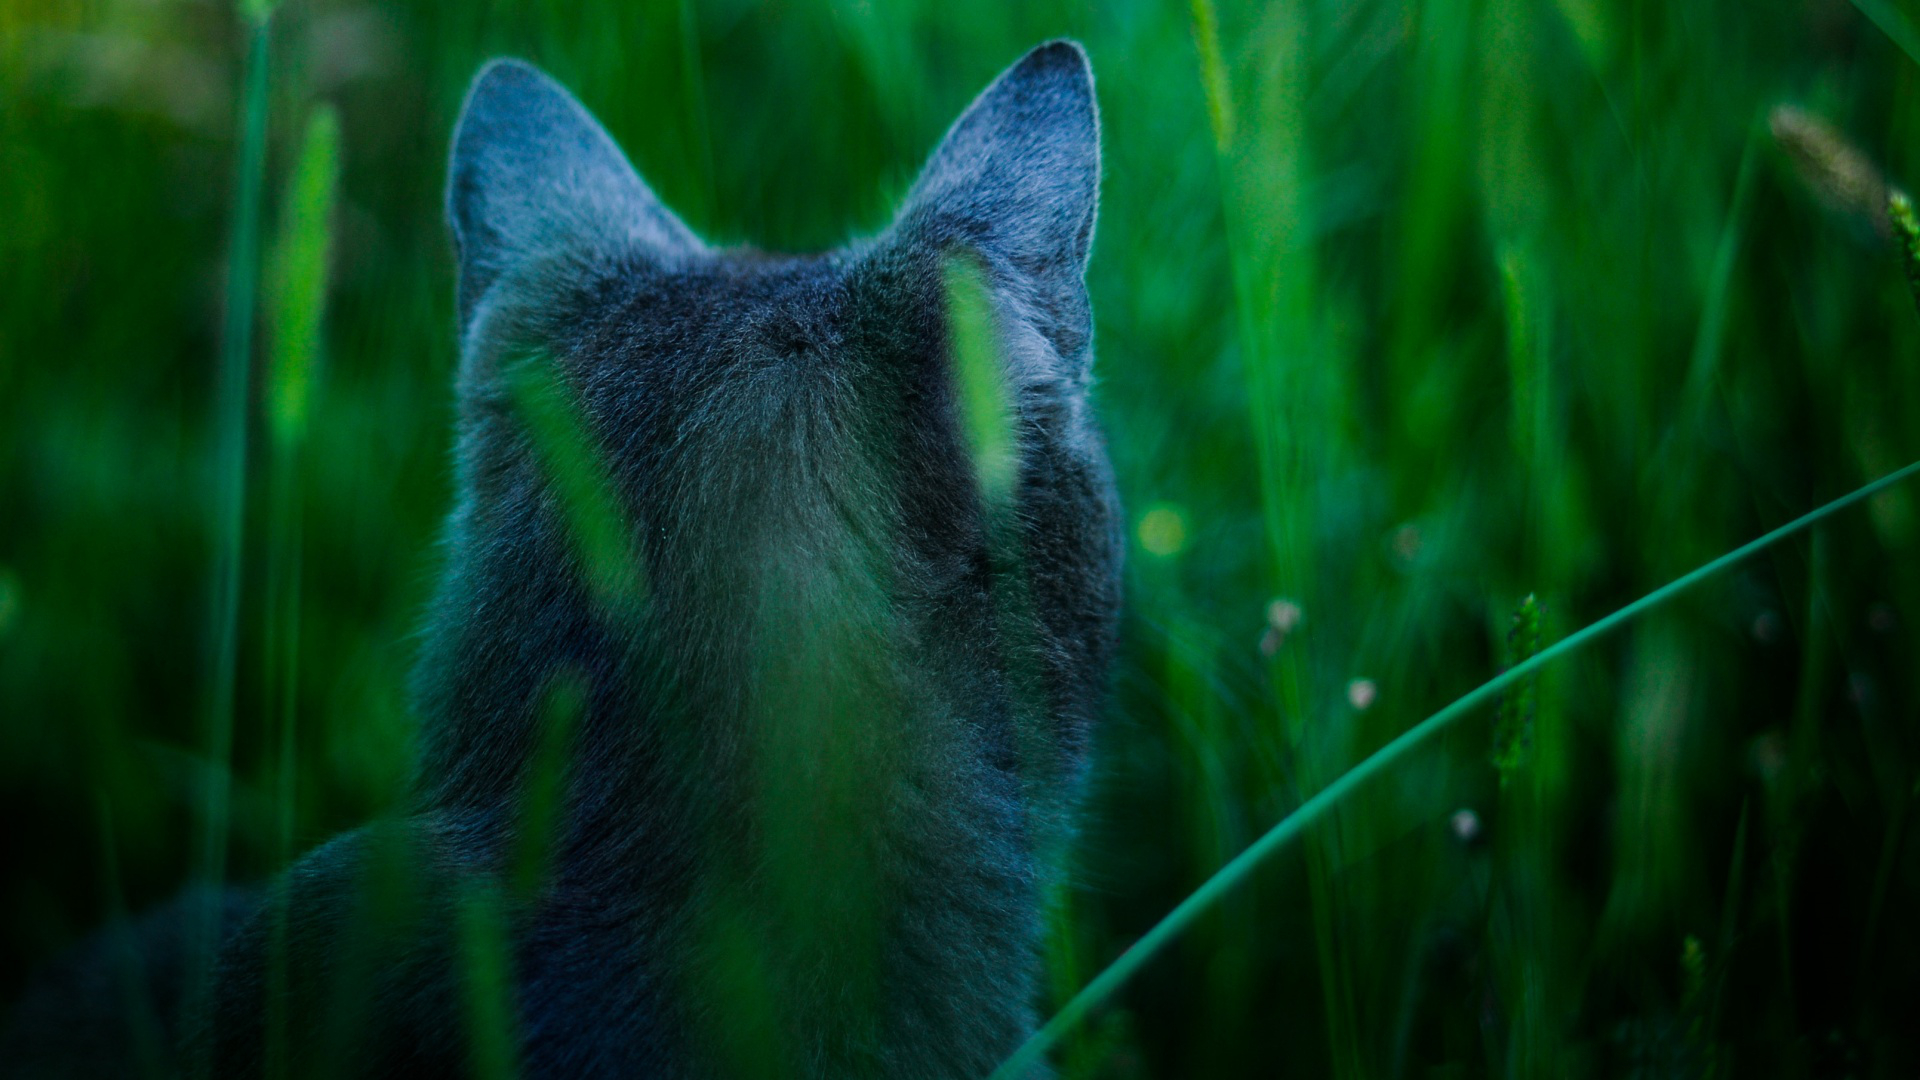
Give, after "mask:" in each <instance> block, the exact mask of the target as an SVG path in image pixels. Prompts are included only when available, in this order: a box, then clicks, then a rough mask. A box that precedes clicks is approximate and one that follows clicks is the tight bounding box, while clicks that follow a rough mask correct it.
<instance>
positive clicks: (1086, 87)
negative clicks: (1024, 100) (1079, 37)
mask: <svg viewBox="0 0 1920 1080" xmlns="http://www.w3.org/2000/svg"><path fill="white" fill-rule="evenodd" d="M1013 71H1014V72H1016V73H1018V74H1019V75H1020V76H1022V77H1027V78H1034V77H1038V78H1051V79H1057V80H1060V81H1063V82H1065V83H1067V84H1069V85H1071V86H1073V87H1074V88H1075V89H1076V90H1079V91H1081V92H1083V93H1084V94H1086V96H1087V97H1088V99H1089V100H1091V99H1092V97H1093V61H1092V60H1090V59H1088V57H1087V50H1086V48H1085V47H1084V46H1082V45H1081V44H1080V43H1079V42H1077V41H1075V40H1073V39H1072V38H1054V39H1053V40H1052V41H1048V42H1044V43H1042V44H1039V45H1036V46H1034V47H1033V49H1032V50H1031V51H1030V52H1028V53H1027V55H1025V56H1023V57H1021V58H1020V62H1019V63H1017V64H1015V65H1013Z"/></svg>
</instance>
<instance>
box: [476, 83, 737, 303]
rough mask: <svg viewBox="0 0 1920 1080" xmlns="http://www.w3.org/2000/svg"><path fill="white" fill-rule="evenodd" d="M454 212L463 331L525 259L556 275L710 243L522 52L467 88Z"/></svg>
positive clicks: (669, 257) (663, 256) (666, 256)
mask: <svg viewBox="0 0 1920 1080" xmlns="http://www.w3.org/2000/svg"><path fill="white" fill-rule="evenodd" d="M447 221H448V223H449V224H450V225H451V226H452V228H453V238H454V243H455V245H456V247H457V248H458V254H459V261H460V325H461V328H462V330H463V331H464V330H465V329H466V328H467V327H468V326H469V325H471V323H472V321H473V317H474V313H475V312H476V310H478V308H479V306H480V303H481V301H482V300H483V298H485V297H486V295H487V292H488V290H489V289H490V288H492V287H493V285H494V284H495V283H496V282H498V281H500V279H501V278H502V277H503V276H504V275H507V274H510V273H512V272H513V271H515V270H518V269H522V268H532V269H534V270H535V271H536V272H537V273H540V274H541V275H543V278H551V277H552V276H553V275H568V274H584V273H587V272H590V270H591V269H592V268H593V267H594V266H595V265H597V264H601V263H604V262H606V261H610V260H614V259H621V258H639V259H643V260H651V261H660V262H668V261H673V260H676V259H679V258H683V257H685V256H687V255H691V254H695V253H697V252H699V251H700V250H702V246H701V243H700V240H699V238H698V237H696V236H694V234H693V232H692V231H691V230H690V229H688V228H687V227H686V226H685V225H683V224H681V222H680V220H679V219H678V218H676V217H674V216H673V213H672V212H671V211H669V210H668V209H667V208H666V207H665V206H664V205H662V204H661V202H660V200H659V199H658V198H656V197H655V196H654V194H653V192H652V191H651V190H649V189H648V188H647V185H646V182H645V181H643V180H641V179H640V174H639V173H637V172H635V171H634V169H633V166H632V165H630V164H628V162H627V159H626V157H625V156H624V155H622V154H621V153H620V148H619V147H618V146H615V145H614V142H613V139H612V138H610V137H609V136H608V135H607V133H606V131H605V130H604V129H602V128H601V127H600V125H599V124H598V123H597V122H595V121H594V119H593V117H592V115H590V114H589V113H588V112H587V110H586V109H585V108H584V107H583V106H582V105H581V104H580V103H579V102H578V101H576V100H574V97H573V95H572V94H569V93H567V91H566V90H565V89H563V88H562V87H561V86H560V84H559V83H556V82H554V81H553V80H552V79H550V78H548V77H547V76H545V75H543V74H541V73H540V72H539V71H538V70H536V69H535V68H533V67H531V66H530V65H528V64H524V63H521V62H520V61H518V60H495V61H492V62H491V63H489V64H487V66H486V67H484V68H482V69H480V74H478V75H477V76H475V77H474V80H473V86H472V88H471V89H469V90H468V91H467V100H466V104H465V105H463V106H462V107H461V110H460V121H459V123H458V124H457V125H456V126H455V128H454V134H453V155H452V161H451V162H450V164H449V166H448V170H447Z"/></svg>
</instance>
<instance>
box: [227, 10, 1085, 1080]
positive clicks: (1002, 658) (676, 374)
mask: <svg viewBox="0 0 1920 1080" xmlns="http://www.w3.org/2000/svg"><path fill="white" fill-rule="evenodd" d="M1098 181H1099V150H1098V121H1097V115H1096V110H1095V105H1094V97H1093V85H1092V79H1091V73H1090V71H1089V69H1088V66H1087V61H1086V57H1085V55H1084V54H1083V53H1082V51H1081V50H1080V48H1079V47H1078V46H1077V45H1074V44H1072V43H1068V42H1055V43H1051V44H1048V45H1043V46H1041V47H1040V48H1038V49H1035V50H1034V51H1033V52H1031V53H1029V54H1028V55H1027V56H1026V57H1025V58H1024V59H1022V60H1021V61H1020V62H1019V63H1017V64H1016V65H1014V67H1012V68H1010V69H1009V70H1008V71H1007V72H1006V73H1005V74H1004V75H1002V76H1001V77H1000V79H999V80H997V81H996V82H995V83H994V84H993V85H992V86H991V87H989V88H988V89H987V90H986V91H985V92H984V93H983V94H982V95H981V96H980V98H979V99H978V100H976V101H975V102H974V104H973V105H972V106H971V107H970V108H969V109H968V110H967V111H966V113H965V114H964V115H963V116H962V117H961V118H960V120H959V121H958V122H957V123H956V124H955V125H954V127H953V128H952V130H951V131H950V132H949V133H948V135H947V137H946V139H945V141H944V142H943V143H942V144H941V146H940V147H939V149H937V150H936V151H935V153H934V155H933V157H932V159H931V161H930V162H929V164H928V165H927V167H926V169H925V171H924V173H923V174H922V176H921V177H920V179H919V181H918V182H917V183H916V184H915V186H914V187H913V189H912V191H911V193H910V194H909V196H908V197H907V199H906V202H905V205H904V206H903V208H902V209H901V211H900V213H899V215H898V217H897V219H896V220H895V222H894V224H893V225H892V227H890V228H889V229H888V230H887V231H886V232H885V233H883V234H882V235H880V236H878V237H876V238H873V239H871V240H867V241H862V242H859V243H855V244H853V245H851V246H849V247H848V248H845V249H843V250H841V251H838V252H834V253H831V254H827V255H823V256H811V257H784V256H768V255H762V254H759V253H755V252H750V251H724V250H712V249H709V248H707V247H705V246H704V245H703V244H701V242H700V241H699V240H698V239H697V238H695V237H694V236H693V234H692V233H691V232H689V231H688V230H687V229H686V227H685V226H684V225H682V224H681V223H680V222H679V221H678V220H677V219H675V218H674V217H673V215H672V214H671V213H670V212H668V211H667V210H666V209H665V208H664V207H663V206H662V205H661V204H660V203H659V202H658V200H657V199H655V197H654V196H653V194H652V193H651V192H650V191H649V190H648V188H647V186H646V185H645V183H644V182H642V181H641V180H640V178H639V176H638V175H636V174H635V173H634V172H633V170H632V168H631V167H630V166H629V165H628V164H627V162H626V161H625V159H624V158H623V157H622V156H621V155H620V152H619V151H618V150H617V148H616V147H615V146H614V144H613V142H612V141H611V140H610V139H609V138H608V137H607V135H606V134H605V132H603V131H602V130H601V129H600V127H599V126H598V125H597V124H596V123H595V122H594V121H593V120H592V118H591V117H590V116H589V115H588V114H587V113H586V111H585V110H584V109H583V108H581V106H580V105H579V104H578V103H577V102H575V101H574V100H573V98H572V97H570V96H569V95H568V94H567V93H566V91H564V90H562V89H561V88H560V87H559V86H558V85H556V84H554V83H553V82H551V81H550V80H548V79H547V78H546V77H545V76H543V75H541V74H539V73H538V72H536V71H535V70H534V69H532V68H530V67H528V66H526V65H524V64H520V63H517V62H514V61H500V62H495V63H493V64H489V65H488V66H487V67H486V68H485V69H484V70H483V71H482V72H481V73H480V75H479V76H478V77H477V79H476V80H475V83H474V86H473V89H472V91H471V92H470V94H469V95H468V98H467V104H466V107H465V110H464V113H463V115H462V118H461V120H460V124H459V127H458V130H457V132H456V134H455V137H454V144H453V156H452V161H451V166H450V177H449V184H448V206H447V210H448V217H449V220H450V222H451V224H452V228H453V233H454V237H455V240H456V243H457V246H458V249H459V262H460V286H459V295H460V305H459V308H460V317H461V327H460V332H461V340H462V363H461V371H460V377H459V381H460V387H459V398H460V419H459V441H458V448H457V455H456V457H457V463H458V489H459V501H458V504H457V506H456V508H455V510H454V513H453V516H452V519H451V521H450V524H449V529H448V536H447V546H448V568H447V573H446V577H445V580H444V582H443V584H442V587H441V589H440V592H439V595H438V597H437V599H436V600H435V602H434V606H433V609H432V611H431V613H430V616H429V619H428V624H427V629H426V634H425V645H424V649H423V655H422V658H421V663H420V668H419V672H418V688H417V693H418V703H419V709H420V712H421V717H422V721H423V745H422V754H421V766H420V778H419V785H418V793H417V797H416V801H415V804H414V805H413V806H412V808H411V811H410V813H409V814H408V815H407V816H406V817H405V818H404V819H402V820H400V821H397V822H393V823H389V824H386V825H381V826H373V827H369V828H368V829H364V830H361V831H359V832H356V833H353V834H349V835H347V836H344V837H340V838H337V839H336V840H334V841H333V842H331V843H329V844H327V845H325V846H323V847H322V848H320V849H318V850H317V851H315V852H313V853H312V854H310V855H308V856H307V857H306V858H305V859H303V860H302V861H301V862H300V863H299V864H298V865H297V866H296V867H295V868H294V869H293V870H292V871H291V872H290V873H289V875H288V877H287V879H286V881H285V884H284V886H283V893H282V895H284V896H285V897H286V898H287V901H286V902H287V908H286V910H287V916H286V942H287V955H288V957H289V961H288V965H287V990H286V993H287V997H286V998H285V999H283V1002H282V1004H284V1006H285V1010H286V1015H287V1016H288V1018H289V1037H290V1039H291V1040H292V1046H291V1049H290V1054H289V1059H288V1060H289V1061H291V1062H292V1063H293V1066H294V1071H295V1075H299V1074H300V1073H301V1072H302V1071H303V1070H305V1069H309V1068H319V1067H321V1065H322V1064H324V1065H326V1066H328V1067H338V1068H340V1069H343V1070H345V1071H344V1073H343V1074H346V1075H374V1076H402V1075H404V1076H421V1075H462V1074H465V1073H466V1072H468V1071H469V1070H470V1068H471V1066H472V1061H471V1059H470V1058H469V1056H468V1054H469V1047H470V1046H471V1045H472V1039H471V1035H472V1032H471V1031H470V1030H469V1027H468V1023H467V1021H468V1017H469V1016H470V1010H469V998H468V996H467V995H468V988H467V986H466V983H465V977H464V974H463V973H464V972H465V971H466V970H467V969H466V967H465V965H464V964H463V962H462V960H461V955H462V954H461V944H460V942H461V930H460V927H461V926H462V925H464V923H463V919H466V918H467V916H468V915H469V914H470V913H471V911H472V910H473V907H472V904H473V902H474V899H475V898H476V897H482V898H485V897H504V898H505V899H504V900H503V901H502V904H503V906H502V907H501V908H500V910H501V912H502V918H503V919H504V920H505V927H506V933H507V936H508V939H509V940H510V941H511V948H512V957H511V963H510V968H511V986H510V1009H511V1012H512V1014H513V1016H514V1018H515V1021H516V1030H515V1031H513V1032H512V1033H510V1045H511V1046H512V1049H513V1053H514V1054H515V1056H516V1057H517V1058H518V1063H519V1065H520V1067H521V1069H522V1071H523V1074H524V1075H528V1076H608V1077H613V1076H662V1077H677V1076H688V1077H695V1076H698V1077H707V1076H730V1075H782V1076H786V1075H791V1076H820V1077H846V1076H889V1077H979V1076H982V1075H984V1074H985V1073H987V1072H988V1071H990V1070H991V1069H992V1068H993V1066H994V1065H995V1064H997V1063H998V1062H999V1061H1000V1060H1002V1059H1003V1058H1004V1057H1005V1056H1006V1055H1007V1054H1008V1053H1010V1052H1011V1051H1012V1050H1013V1049H1014V1048H1015V1047H1016V1046H1017V1045H1018V1044H1019V1043H1020V1041H1021V1040H1022V1039H1024V1038H1025V1037H1026V1035H1028V1034H1029V1033H1030V1032H1031V1030H1032V1028H1033V1025H1034V1023H1035V1015H1034V1008H1033V1000H1034V997H1035V991H1036V984H1035V978H1036V975H1037V967H1038V961H1039V947H1040V925H1041V920H1040V916H1041V910H1040V905H1041V896H1042V892H1043V889H1044V887H1045V883H1046V881H1047V880H1048V879H1049V877H1050V875H1051V874H1052V870H1051V869H1050V866H1051V864H1052V861H1053V858H1054V856H1055V855H1057V853H1058V848H1059V846H1060V844H1061V843H1062V842H1063V840H1064V839H1065V837H1066V836H1067V834H1068V832H1069V819H1070V814H1071V808H1072V805H1073V802H1074V792H1075V791H1076V789H1077V787H1078V782H1079V778H1080V775H1081V773H1082V772H1083V766H1084V757H1085V751H1086V745H1087V741H1088V735H1089V731H1090V729H1091V727H1092V724H1093V722H1094V719H1095V716H1096V714H1097V713H1098V711H1099V709H1100V707H1101V703H1102V699H1103V696H1104V692H1105V691H1104V687H1105V681H1106V675H1107V668H1108V666H1109V662H1110V659H1111V655H1112V651H1113V638H1114V628H1115V620H1116V617H1117V611H1118V605H1119V562H1120V551H1121V542H1120V537H1119V531H1118V528H1119V526H1118V522H1119V514H1118V507H1117V504H1116V500H1115V495H1114V492H1113V487H1112V480H1111V476H1110V472H1109V468H1108V465H1107V461H1106V456H1105V451H1104V448H1103V445H1102V443H1101V440H1100V437H1099V434H1098V432H1097V430H1096V428H1095V426H1094V423H1093V418H1092V413H1091V408H1090V404H1089V402H1088V398H1087V390H1088V380H1089V377H1090V376H1089V369H1090V361H1091V357H1090V343H1091V336H1092V335H1091V315H1090V311H1089V308H1088V305H1087V298H1086V289H1085V284H1084V281H1083V274H1084V271H1085V267H1086V262H1087V258H1088V254H1089V249H1090V245H1091V241H1092V232H1093V221H1094V211H1095V201H1096V197H1097V188H1098ZM955 258H964V259H966V260H968V261H970V262H972V263H974V264H975V265H977V266H979V267H982V268H984V272H985V280H986V282H987V284H988V286H989V289H990V292H991V295H992V298H993V300H994V307H995V318H996V328H997V330H998V333H999V338H1000V344H1001V346H1002V349H1001V359H1002V360H1003V362H1004V363H1005V365H1006V371H1005V375H1006V381H1007V383H1008V384H1009V385H1010V387H1011V388H1012V391H1013V395H1012V396H1013V401H1014V404H1015V408H1016V412H1017V435H1018V440H1019V452H1020V473H1019V480H1018V485H1017V491H1016V493H1015V497H1014V500H1013V502H1014V505H1013V506H1012V507H1011V508H1010V510H1009V511H1007V512H1001V511H1000V510H996V509H995V508H994V507H990V506H988V505H987V504H985V503H984V502H983V500H982V497H981V494H980V492H979V489H978V486H977V484H976V480H975V476H974V472H973V467H972V463H971V461H970V458H969V453H968V450H967V449H966V443H965V440H964V439H963V436H962V432H961V429H960V424H959V418H958V415H957V410H958V405H957V402H956V391H955V381H954V372H953V370H952V346H951V342H950V335H949V329H948V322H947V316H946V307H947V301H946V293H945V280H946V278H945V275H946V272H947V267H948V266H949V264H950V262H951V260H953V259H955ZM529 357H534V358H537V360H536V361H535V362H538V363H542V364H546V365H550V369H549V370H550V371H551V373H552V374H553V375H554V376H555V377H556V378H557V379H558V380H559V381H560V383H561V384H562V385H563V386H564V387H566V389H567V392H568V394H569V395H570V396H572V397H573V398H575V399H577V400H578V402H579V404H580V409H581V412H582V414H583V416H584V418H585V423H586V426H587V429H588V431H589V432H590V435H591V439H592V442H593V444H594V446H595V447H596V450H597V452H598V453H599V455H600V456H601V458H602V459H603V464H604V467H605V473H606V475H607V476H608V477H609V478H610V480H611V484H612V487H613V489H614V491H615V493H616V495H617V501H618V502H619V504H620V508H621V510H622V512H623V513H624V514H625V516H626V519H625V523H624V525H625V535H626V538H627V540H629V541H630V543H631V548H632V551H633V558H634V559H636V560H637V563H638V565H637V568H636V573H635V574H634V575H633V576H634V578H635V579H636V580H638V581H643V582H644V588H645V599H644V603H636V604H632V605H624V606H623V605H611V606H610V605H609V604H607V603H606V602H605V600H604V598H603V597H596V595H595V594H594V593H593V591H592V589H590V588H589V587H588V584H587V581H588V579H587V577H586V575H585V574H584V573H583V570H582V567H581V565H580V561H579V556H578V554H577V550H578V549H577V546H576V545H575V544H574V543H573V542H572V539H571V537H570V535H569V533H568V532H567V526H566V516H565V514H564V513H562V512H561V507H560V506H559V505H558V502H557V496H556V494H555V489H554V485H553V484H551V483H550V482H549V478H548V476H547V475H546V473H545V471H544V466H543V464H542V459H541V458H540V455H539V453H538V452H536V448H535V447H534V445H532V444H531V443H530V441H529V437H528V434H527V429H526V428H525V426H524V423H523V417H522V416H521V414H520V412H519V411H518V409H517V408H516V406H515V404H514V401H513V399H512V395H511V394H510V393H509V391H508V383H507V375H508V372H509V369H510V367H511V366H512V365H514V364H522V363H527V362H529V361H528V359H527V358H529ZM567 678H572V679H578V680H581V681H582V683H583V685H584V687H585V696H584V701H585V707H584V710H583V712H582V715H581V717H580V719H579V722H578V726H577V730H576V731H575V733H574V735H573V737H572V746H571V756H570V758H569V760H570V766H569V768H568V770H567V772H566V774H565V784H564V787H563V790H564V798H563V802H562V810H563V813H562V816H561V825H560V829H559V832H558V834H557V837H556V842H555V845H554V848H553V853H552V859H551V862H550V865H549V869H548V873H547V876H546V878H545V879H544V881H543V882H542V884H541V887H540V888H539V890H538V892H537V894H536V895H534V896H532V897H521V898H516V897H512V896H509V894H508V889H507V884H506V883H507V881H508V879H509V876H510V870H511V867H512V858H513V852H514V850H515V843H516V839H517V837H516V831H517V829H518V827H519V823H520V822H521V821H522V820H523V811H524V793H525V792H526V791H527V790H528V784H529V778H530V775H531V771H532V767H531V764H530V762H531V761H532V760H533V759H534V757H535V752H536V747H537V746H538V745H539V742H540V739H541V734H540V726H539V725H540V723H541V719H542V717H544V716H545V715H547V714H546V712H545V711H544V707H543V703H544V702H545V701H546V700H547V697H548V695H549V692H550V690H551V688H552V686H553V685H555V683H556V680H560V679H567ZM274 925H275V918H274V914H273V909H271V908H268V909H265V910H263V911H262V912H261V913H260V914H259V915H257V916H256V917H255V918H254V919H253V920H252V922H251V923H250V924H249V925H248V926H246V927H244V928H243V929H242V930H240V931H239V932H238V933H237V934H236V935H235V936H234V938H233V939H232V941H231V942H230V943H229V945H228V947H227V949H226V951H225V954H224V956H223V959H222V963H221V974H220V985H219V988H218V994H217V997H218V1002H217V1006H216V1009H215V1011H214V1012H213V1014H212V1015H211V1016H210V1017H208V1018H207V1019H206V1021H205V1022H204V1023H202V1024H200V1025H199V1026H198V1028H197V1031H198V1035H197V1037H196V1039H195V1041H194V1042H193V1044H192V1049H193V1052H194V1053H195V1054H199V1055H211V1056H210V1059H209V1060H210V1064H211V1066H212V1068H213V1070H214V1075H219V1076H223V1077H225V1076H248V1075H258V1074H259V1073H260V1071H261V1067H262V1059H263V1055H264V1054H265V1052H266V1045H267V1033H266V1028H265V1025H264V1021H263V1017H264V1016H265V1015H266V1014H267V1008H266V1005H265V1002H266V999H267V996H268V994H269V992H270V987H271V985H272V982H271V978H270V973H269V970H268V964H267V960H266V957H267V956H268V955H269V952H270V949H269V946H270V943H271V942H272V940H273V937H274Z"/></svg>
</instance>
